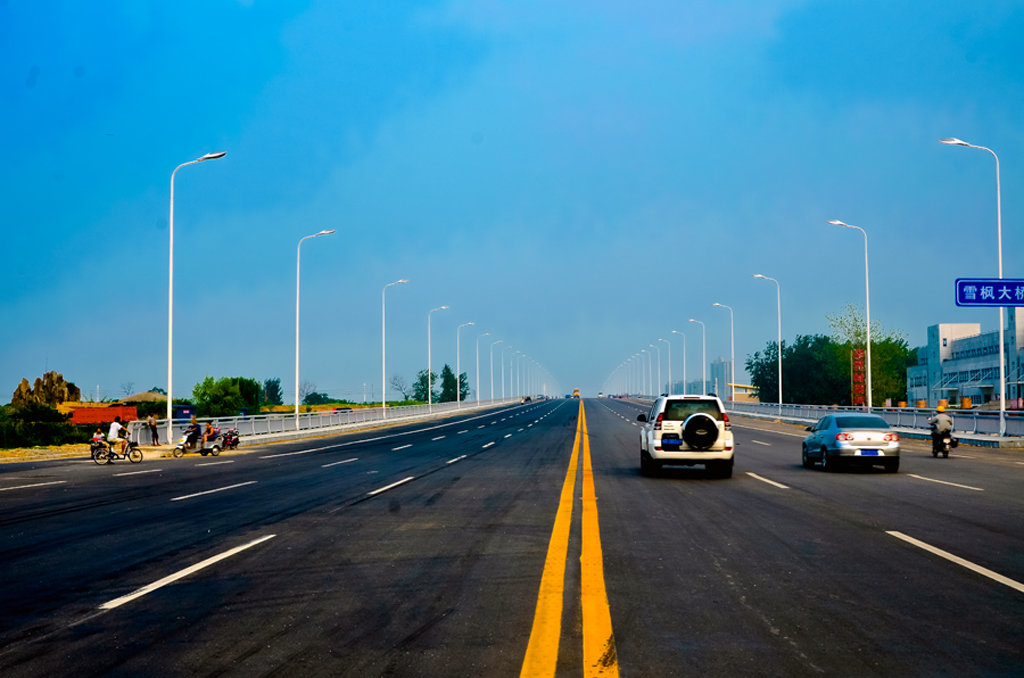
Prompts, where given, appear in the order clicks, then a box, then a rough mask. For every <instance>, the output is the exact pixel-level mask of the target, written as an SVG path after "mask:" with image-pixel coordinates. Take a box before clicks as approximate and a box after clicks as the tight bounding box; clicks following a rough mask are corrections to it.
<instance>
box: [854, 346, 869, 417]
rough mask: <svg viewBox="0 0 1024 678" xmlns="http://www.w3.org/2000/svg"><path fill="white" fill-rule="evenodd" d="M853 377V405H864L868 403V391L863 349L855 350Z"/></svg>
mask: <svg viewBox="0 0 1024 678" xmlns="http://www.w3.org/2000/svg"><path fill="white" fill-rule="evenodd" d="M851 377H852V387H853V393H852V396H853V397H852V400H853V404H854V405H864V404H865V403H866V400H865V395H866V389H865V387H864V381H865V379H864V349H862V348H857V349H854V350H853V370H852V375H851Z"/></svg>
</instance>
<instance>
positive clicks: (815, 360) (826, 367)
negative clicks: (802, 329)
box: [776, 334, 850, 405]
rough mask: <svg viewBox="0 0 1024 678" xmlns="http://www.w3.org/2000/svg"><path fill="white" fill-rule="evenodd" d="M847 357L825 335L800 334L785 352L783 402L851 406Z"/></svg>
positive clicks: (843, 351) (838, 346)
mask: <svg viewBox="0 0 1024 678" xmlns="http://www.w3.org/2000/svg"><path fill="white" fill-rule="evenodd" d="M847 356H848V351H847V350H846V349H845V347H843V346H840V345H838V344H836V343H835V342H833V341H832V339H831V338H829V337H827V336H825V335H823V334H815V335H807V336H801V335H797V337H796V341H795V342H793V345H792V346H786V347H785V348H784V349H783V352H782V395H783V400H784V401H785V402H787V403H803V404H807V405H849V404H850V366H849V363H848V357H847ZM776 388H778V387H777V386H776Z"/></svg>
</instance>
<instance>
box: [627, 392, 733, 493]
mask: <svg viewBox="0 0 1024 678" xmlns="http://www.w3.org/2000/svg"><path fill="white" fill-rule="evenodd" d="M637 421H642V422H644V426H643V428H642V429H641V430H640V472H641V473H643V474H644V475H651V474H653V473H655V472H656V471H657V470H658V469H660V468H661V467H662V466H664V465H666V464H676V465H683V466H693V465H695V464H704V469H705V470H706V471H707V472H708V474H709V475H713V476H717V477H719V478H730V477H732V461H733V437H732V430H731V428H730V426H729V415H727V414H726V413H725V408H724V407H722V401H721V400H719V399H718V397H717V396H713V395H707V396H699V395H673V396H661V397H659V398H658V399H657V400H655V401H654V405H652V406H651V411H650V412H648V413H647V414H641V415H639V416H638V417H637Z"/></svg>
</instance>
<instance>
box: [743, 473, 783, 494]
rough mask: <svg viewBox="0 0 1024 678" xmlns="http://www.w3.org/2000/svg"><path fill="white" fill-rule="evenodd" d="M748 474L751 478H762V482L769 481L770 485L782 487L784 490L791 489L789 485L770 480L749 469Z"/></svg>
mask: <svg viewBox="0 0 1024 678" xmlns="http://www.w3.org/2000/svg"><path fill="white" fill-rule="evenodd" d="M747 475H748V476H750V477H751V478H755V479H757V480H760V481H761V482H762V483H768V484H769V485H774V486H775V487H781V488H782V489H784V490H788V489H789V485H783V484H782V483H777V482H775V481H774V480H768V479H767V478H762V477H761V476H759V475H757V474H756V473H751V472H750V471H747Z"/></svg>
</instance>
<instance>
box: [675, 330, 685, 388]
mask: <svg viewBox="0 0 1024 678" xmlns="http://www.w3.org/2000/svg"><path fill="white" fill-rule="evenodd" d="M672 334H678V335H679V336H681V337H682V338H683V395H686V335H685V334H683V333H682V332H680V331H679V330H672Z"/></svg>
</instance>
